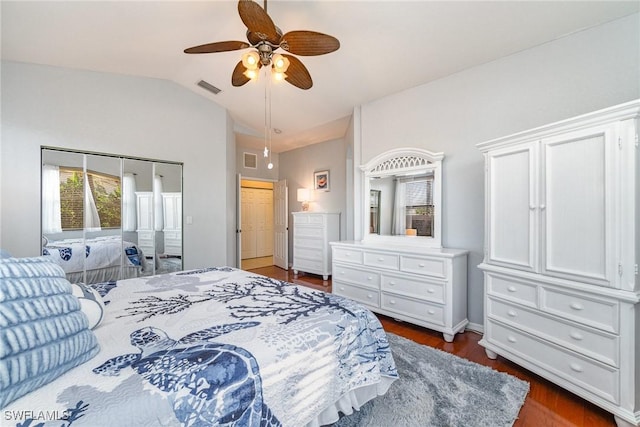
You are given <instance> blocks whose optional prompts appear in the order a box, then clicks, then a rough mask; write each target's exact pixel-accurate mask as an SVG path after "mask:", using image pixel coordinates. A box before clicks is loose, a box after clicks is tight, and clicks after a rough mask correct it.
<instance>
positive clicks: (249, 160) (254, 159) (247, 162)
mask: <svg viewBox="0 0 640 427" xmlns="http://www.w3.org/2000/svg"><path fill="white" fill-rule="evenodd" d="M243 154H244V167H245V168H248V169H257V168H258V155H257V154H253V153H243Z"/></svg>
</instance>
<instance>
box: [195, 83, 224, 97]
mask: <svg viewBox="0 0 640 427" xmlns="http://www.w3.org/2000/svg"><path fill="white" fill-rule="evenodd" d="M198 86H200V87H201V88H203V89H206V90H208V91H209V92H211V93H212V94H214V95H217V94H219V93H220V92H221V90H220V89H218V88H217V87H215V86H214V85H212V84H211V83H207V82H205V81H204V80H200V81H199V82H198Z"/></svg>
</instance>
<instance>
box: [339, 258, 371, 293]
mask: <svg viewBox="0 0 640 427" xmlns="http://www.w3.org/2000/svg"><path fill="white" fill-rule="evenodd" d="M334 268H335V270H334V271H333V279H334V280H341V281H344V282H350V283H354V284H356V285H360V286H366V287H370V288H374V289H376V290H378V289H379V288H380V274H378V273H377V272H375V271H369V270H364V269H359V268H352V267H351V266H347V265H343V264H334Z"/></svg>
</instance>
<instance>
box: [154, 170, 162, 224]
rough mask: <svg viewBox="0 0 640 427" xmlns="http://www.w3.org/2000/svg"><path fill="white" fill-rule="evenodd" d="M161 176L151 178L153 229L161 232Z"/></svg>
mask: <svg viewBox="0 0 640 427" xmlns="http://www.w3.org/2000/svg"><path fill="white" fill-rule="evenodd" d="M162 191H163V189H162V176H161V175H155V176H154V178H153V216H154V220H155V222H154V225H155V227H154V229H155V230H156V231H162V229H163V228H164V210H163V209H162Z"/></svg>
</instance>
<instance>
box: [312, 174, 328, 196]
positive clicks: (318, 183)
mask: <svg viewBox="0 0 640 427" xmlns="http://www.w3.org/2000/svg"><path fill="white" fill-rule="evenodd" d="M313 188H314V189H315V190H320V191H329V171H328V170H326V171H318V172H314V173H313Z"/></svg>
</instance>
